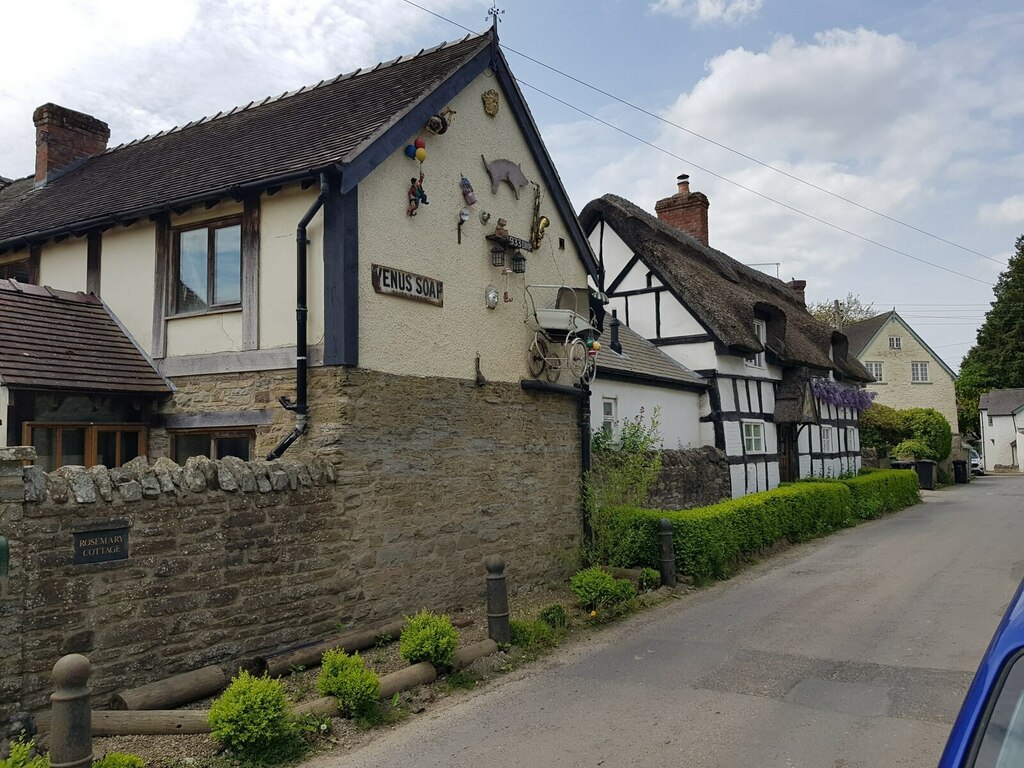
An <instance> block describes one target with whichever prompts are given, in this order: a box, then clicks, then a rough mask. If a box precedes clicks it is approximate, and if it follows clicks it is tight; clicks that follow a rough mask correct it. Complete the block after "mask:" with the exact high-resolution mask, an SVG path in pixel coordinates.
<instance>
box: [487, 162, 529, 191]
mask: <svg viewBox="0 0 1024 768" xmlns="http://www.w3.org/2000/svg"><path fill="white" fill-rule="evenodd" d="M480 159H481V160H483V161H484V168H486V169H487V175H488V176H490V177H491V193H492V194H495V195H496V194H498V187H499V186H501V182H503V181H505V182H508V185H509V186H510V187H512V192H513V193H514V194H515V196H516V200H518V199H519V190H520V189H522V188H523V187H525V186H527V185H528V184H529V183H530V181H529V179H527V178H526V175H525V174H524V173H523V169H522V168H521V167H520V166H519V164H518V163H513V162H512V161H511V160H492V161H491V162H489V163H488V162H487V158H485V157H484V156H483V155H480Z"/></svg>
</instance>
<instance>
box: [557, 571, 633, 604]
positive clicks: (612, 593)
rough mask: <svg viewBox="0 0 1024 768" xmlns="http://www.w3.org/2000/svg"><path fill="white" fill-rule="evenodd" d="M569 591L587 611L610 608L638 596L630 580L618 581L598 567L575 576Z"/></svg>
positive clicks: (570, 583)
mask: <svg viewBox="0 0 1024 768" xmlns="http://www.w3.org/2000/svg"><path fill="white" fill-rule="evenodd" d="M569 589H571V590H572V593H573V595H574V596H575V597H576V602H578V603H579V604H580V607H582V608H586V609H587V610H596V609H598V608H609V607H611V606H614V605H617V604H619V603H622V602H625V601H626V600H629V599H630V598H631V597H635V596H636V588H635V587H634V586H633V582H631V581H630V580H629V579H616V578H615V577H614V576H612V575H611V574H610V573H608V572H607V571H604V570H602V569H600V568H597V567H594V568H586V569H584V570H582V571H579V572H578V573H576V574H574V575H573V577H572V579H570V580H569Z"/></svg>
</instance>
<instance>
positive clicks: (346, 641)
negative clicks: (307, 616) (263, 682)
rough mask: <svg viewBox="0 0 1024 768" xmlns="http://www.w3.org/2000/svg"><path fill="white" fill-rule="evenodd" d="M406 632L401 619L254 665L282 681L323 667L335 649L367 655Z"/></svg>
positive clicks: (462, 622)
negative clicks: (300, 670) (302, 669)
mask: <svg viewBox="0 0 1024 768" xmlns="http://www.w3.org/2000/svg"><path fill="white" fill-rule="evenodd" d="M472 623H473V620H472V619H457V620H455V621H453V622H452V624H453V625H454V626H455V627H456V628H457V629H463V628H465V627H468V626H470V625H471V624H472ZM403 629H405V619H400V620H398V621H392V622H389V623H387V624H384V625H383V626H379V627H375V628H372V629H363V630H359V631H355V632H345V633H343V634H340V635H335V636H334V637H329V638H327V639H326V640H321V641H320V642H317V643H312V644H310V645H304V646H300V647H298V648H292V649H289V650H286V651H281V652H279V653H268V654H265V655H263V656H257V657H256V658H254V659H253V662H252V663H253V666H254V667H255V669H256V672H257V674H262V673H264V672H265V673H267V674H268V675H270V676H271V677H280V676H281V675H286V674H288V673H289V672H291V671H292V670H293V669H294V668H296V667H306V668H308V667H316V666H319V665H320V659H321V658H322V657H323V655H324V654H325V653H326V652H327V651H330V650H333V649H335V648H341V649H342V650H343V651H345V653H353V652H354V651H365V650H366V649H367V648H372V647H373V646H375V645H376V644H377V643H379V642H380V641H381V640H382V639H383V638H384V637H391V638H392V639H395V640H397V639H398V638H399V637H400V636H401V634H402V630H403Z"/></svg>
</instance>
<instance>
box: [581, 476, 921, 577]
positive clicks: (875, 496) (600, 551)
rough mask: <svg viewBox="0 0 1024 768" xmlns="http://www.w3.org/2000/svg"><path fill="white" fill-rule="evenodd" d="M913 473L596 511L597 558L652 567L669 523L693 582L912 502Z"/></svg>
mask: <svg viewBox="0 0 1024 768" xmlns="http://www.w3.org/2000/svg"><path fill="white" fill-rule="evenodd" d="M917 500H918V493H917V475H916V473H914V472H911V471H908V470H886V471H882V472H873V473H871V474H869V475H863V476H859V477H854V478H850V479H845V480H835V481H831V482H814V483H794V484H792V485H786V486H783V487H779V488H776V489H775V490H772V491H765V492H763V493H755V494H751V495H749V496H743V497H741V498H739V499H733V500H731V501H724V502H721V503H719V504H713V505H712V506H709V507H701V508H698V509H687V510H681V511H675V512H666V511H660V510H651V509H639V508H636V507H619V508H614V509H603V510H599V511H598V512H596V513H595V515H594V518H593V528H594V534H595V547H596V553H595V554H596V555H597V557H598V558H599V559H601V561H602V562H604V563H606V564H607V565H611V566H619V567H624V568H638V567H656V566H657V564H658V523H659V521H660V520H661V518H663V517H665V518H668V519H669V520H671V521H672V538H673V541H674V543H675V550H676V568H677V570H678V571H679V572H680V573H684V574H687V575H689V576H693V577H694V578H696V579H698V580H702V579H708V578H723V577H724V576H726V575H727V573H728V569H729V568H730V566H731V565H733V564H735V563H736V562H738V561H739V560H741V559H742V558H743V557H744V556H747V555H750V554H752V553H755V552H757V551H759V550H761V549H763V548H764V547H767V546H770V545H772V544H774V543H775V542H778V541H781V540H783V539H787V540H789V541H801V540H804V539H809V538H812V537H814V536H820V535H821V534H824V533H828V532H829V531H832V530H835V529H836V528H841V527H843V526H847V525H852V524H853V523H854V522H855V521H856V520H857V519H866V518H870V517H877V516H878V515H880V514H884V513H885V512H891V511H893V510H895V509H899V508H900V507H903V506H907V505H908V504H913V503H916V502H917Z"/></svg>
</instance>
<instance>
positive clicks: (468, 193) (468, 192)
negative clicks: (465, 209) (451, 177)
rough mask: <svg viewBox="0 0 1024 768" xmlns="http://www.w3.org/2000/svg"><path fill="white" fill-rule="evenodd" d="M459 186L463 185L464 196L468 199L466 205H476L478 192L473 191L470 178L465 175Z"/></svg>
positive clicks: (464, 198)
mask: <svg viewBox="0 0 1024 768" xmlns="http://www.w3.org/2000/svg"><path fill="white" fill-rule="evenodd" d="M459 186H460V187H462V198H463V200H465V201H466V205H476V192H474V191H473V185H472V184H470V183H469V179H467V178H466V177H465V176H463V177H462V181H460V182H459Z"/></svg>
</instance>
